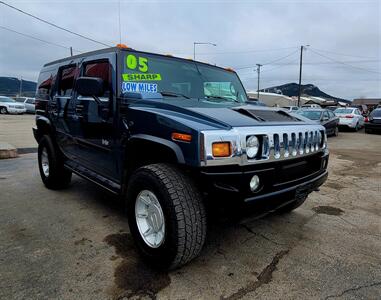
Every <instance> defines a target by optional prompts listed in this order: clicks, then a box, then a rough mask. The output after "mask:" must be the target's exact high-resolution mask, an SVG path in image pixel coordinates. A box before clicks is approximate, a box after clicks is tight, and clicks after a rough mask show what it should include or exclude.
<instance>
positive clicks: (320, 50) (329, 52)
mask: <svg viewBox="0 0 381 300" xmlns="http://www.w3.org/2000/svg"><path fill="white" fill-rule="evenodd" d="M313 49H315V50H316V51H319V52H323V53H328V54H334V55H340V56H349V57H357V58H368V59H377V58H376V57H369V56H360V55H352V54H344V53H338V52H333V51H328V50H322V49H316V48H313Z"/></svg>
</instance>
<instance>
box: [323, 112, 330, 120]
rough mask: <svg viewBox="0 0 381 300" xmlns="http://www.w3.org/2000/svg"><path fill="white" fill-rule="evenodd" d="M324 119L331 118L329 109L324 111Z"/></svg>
mask: <svg viewBox="0 0 381 300" xmlns="http://www.w3.org/2000/svg"><path fill="white" fill-rule="evenodd" d="M324 119H326V120H328V119H329V114H328V111H325V112H324Z"/></svg>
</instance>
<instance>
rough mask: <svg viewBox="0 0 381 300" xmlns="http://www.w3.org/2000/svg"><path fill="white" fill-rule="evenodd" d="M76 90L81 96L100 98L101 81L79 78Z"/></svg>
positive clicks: (95, 78) (93, 78)
mask: <svg viewBox="0 0 381 300" xmlns="http://www.w3.org/2000/svg"><path fill="white" fill-rule="evenodd" d="M76 90H77V92H78V94H80V95H82V96H90V97H101V96H102V95H103V80H102V79H101V78H97V77H80V78H78V79H77V83H76Z"/></svg>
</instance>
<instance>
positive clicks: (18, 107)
mask: <svg viewBox="0 0 381 300" xmlns="http://www.w3.org/2000/svg"><path fill="white" fill-rule="evenodd" d="M25 112H26V108H25V105H24V104H22V103H18V102H16V101H15V100H13V99H12V98H9V97H5V96H0V114H23V113H25Z"/></svg>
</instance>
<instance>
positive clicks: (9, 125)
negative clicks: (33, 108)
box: [0, 114, 37, 149]
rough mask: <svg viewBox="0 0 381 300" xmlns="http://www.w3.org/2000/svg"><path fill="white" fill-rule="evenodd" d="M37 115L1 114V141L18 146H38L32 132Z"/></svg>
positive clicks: (24, 147)
mask: <svg viewBox="0 0 381 300" xmlns="http://www.w3.org/2000/svg"><path fill="white" fill-rule="evenodd" d="M34 120H35V115H31V114H24V115H0V143H1V142H3V143H9V144H11V145H13V146H14V147H16V148H23V149H26V148H29V149H30V148H36V147H37V143H36V140H35V139H34V137H33V134H32V127H33V126H34Z"/></svg>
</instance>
